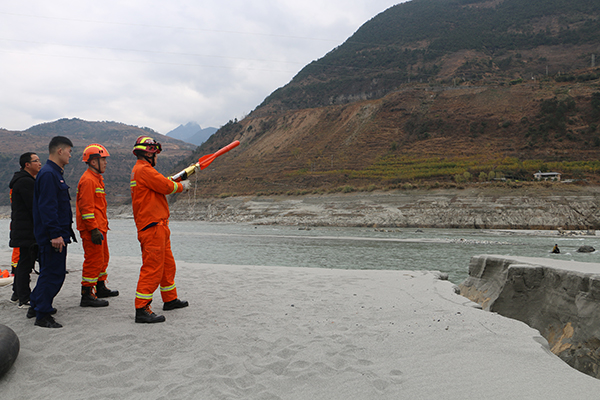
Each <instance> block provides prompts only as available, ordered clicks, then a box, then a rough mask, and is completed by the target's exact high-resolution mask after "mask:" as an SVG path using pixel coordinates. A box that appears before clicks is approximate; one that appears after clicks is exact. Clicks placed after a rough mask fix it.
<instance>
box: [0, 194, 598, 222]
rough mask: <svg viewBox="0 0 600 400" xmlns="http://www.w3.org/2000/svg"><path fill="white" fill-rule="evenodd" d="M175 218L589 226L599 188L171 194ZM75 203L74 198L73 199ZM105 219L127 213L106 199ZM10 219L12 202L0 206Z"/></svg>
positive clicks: (2, 214)
mask: <svg viewBox="0 0 600 400" xmlns="http://www.w3.org/2000/svg"><path fill="white" fill-rule="evenodd" d="M169 201H170V207H171V219H172V220H197V221H206V222H227V223H252V224H256V225H297V226H340V227H377V228H407V227H410V228H463V229H524V230H553V231H558V232H562V231H568V230H578V231H590V233H593V232H594V230H595V229H597V227H598V226H600V187H597V186H576V185H564V186H562V185H552V186H549V187H544V186H542V185H540V186H525V187H517V188H513V189H509V188H499V187H485V186H483V185H482V186H481V187H469V188H466V189H456V188H453V189H429V190H424V189H415V190H391V191H374V192H353V193H337V194H319V195H314V194H310V195H302V196H297V195H294V196H288V195H277V196H235V197H226V198H200V197H194V195H193V194H184V195H174V196H171V197H170V198H169ZM73 206H74V204H73ZM108 214H109V218H132V217H133V215H132V210H131V205H129V204H125V205H118V206H110V205H109V213H108ZM0 218H10V207H8V206H4V207H0Z"/></svg>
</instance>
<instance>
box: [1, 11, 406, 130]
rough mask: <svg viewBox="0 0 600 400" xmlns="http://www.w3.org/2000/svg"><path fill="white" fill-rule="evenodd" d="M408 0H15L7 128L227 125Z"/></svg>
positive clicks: (7, 19)
mask: <svg viewBox="0 0 600 400" xmlns="http://www.w3.org/2000/svg"><path fill="white" fill-rule="evenodd" d="M399 2H401V0H302V1H298V0H260V1H248V0H218V1H213V0H205V1H197V0H169V1H164V0H161V1H158V0H118V1H113V0H104V1H81V0H72V1H68V0H53V1H47V0H22V1H10V2H9V1H4V2H2V4H1V5H0V60H1V61H0V128H4V129H9V130H25V129H27V128H29V127H31V126H33V125H36V124H39V123H42V122H49V121H55V120H57V119H60V118H74V117H77V118H81V119H85V120H89V121H117V122H123V123H126V124H130V125H136V126H140V127H150V128H152V129H154V130H156V131H158V132H160V133H167V132H168V131H170V130H172V129H174V128H176V127H177V126H178V125H179V124H185V123H187V122H190V121H194V122H197V123H199V124H200V125H201V126H202V127H209V126H214V127H216V128H218V127H220V126H222V125H224V124H225V123H227V121H229V120H231V119H233V118H237V119H242V118H243V117H244V116H245V115H247V114H248V113H250V111H252V110H253V109H254V108H256V106H258V105H259V104H260V103H261V102H262V101H263V100H264V98H265V97H267V96H268V95H269V94H270V93H272V92H273V91H274V90H275V89H277V88H278V87H281V86H283V85H285V84H286V83H288V82H289V81H290V80H291V79H292V77H293V76H294V75H296V74H297V73H298V72H299V71H300V70H301V69H302V67H304V66H305V65H306V64H308V63H310V62H311V61H313V60H317V59H319V58H321V57H323V56H324V55H325V54H326V53H327V52H329V51H330V50H331V49H333V48H334V47H336V46H338V45H340V44H341V43H343V42H344V41H345V40H346V39H347V38H348V37H349V36H351V35H352V34H353V33H354V32H355V31H356V30H357V29H358V28H359V27H360V26H361V25H362V24H364V23H365V22H366V21H368V20H369V19H371V18H373V17H374V16H375V15H377V14H379V13H380V12H383V11H384V10H386V9H387V8H389V7H391V6H393V5H394V4H397V3H399Z"/></svg>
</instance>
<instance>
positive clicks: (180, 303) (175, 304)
mask: <svg viewBox="0 0 600 400" xmlns="http://www.w3.org/2000/svg"><path fill="white" fill-rule="evenodd" d="M189 305H190V303H188V302H187V301H186V300H179V299H175V300H171V301H167V302H166V303H165V304H163V310H165V311H168V310H174V309H176V308H183V307H187V306H189Z"/></svg>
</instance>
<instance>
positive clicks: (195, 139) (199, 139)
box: [186, 127, 218, 146]
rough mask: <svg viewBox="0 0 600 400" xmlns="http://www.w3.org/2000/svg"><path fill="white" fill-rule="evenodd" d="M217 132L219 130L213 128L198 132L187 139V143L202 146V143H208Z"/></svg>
mask: <svg viewBox="0 0 600 400" xmlns="http://www.w3.org/2000/svg"><path fill="white" fill-rule="evenodd" d="M216 131H218V129H217V128H212V127H210V128H204V129H200V130H199V131H198V132H196V133H195V134H193V135H192V136H190V137H189V138H187V139H186V142H188V143H192V144H195V145H196V146H200V145H201V144H202V143H204V142H206V141H207V140H208V138H209V137H211V136H212V135H213V134H214V133H215V132H216Z"/></svg>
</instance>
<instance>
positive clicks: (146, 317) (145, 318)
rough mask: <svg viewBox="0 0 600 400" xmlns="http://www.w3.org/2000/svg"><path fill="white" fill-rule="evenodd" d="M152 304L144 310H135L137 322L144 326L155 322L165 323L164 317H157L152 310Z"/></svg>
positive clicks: (147, 305) (143, 308)
mask: <svg viewBox="0 0 600 400" xmlns="http://www.w3.org/2000/svg"><path fill="white" fill-rule="evenodd" d="M150 303H151V302H149V303H148V304H146V305H145V306H144V307H142V308H136V309H135V322H138V323H143V324H153V323H155V322H165V317H164V316H163V315H156V314H155V313H154V312H153V311H152V309H151V308H150Z"/></svg>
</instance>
